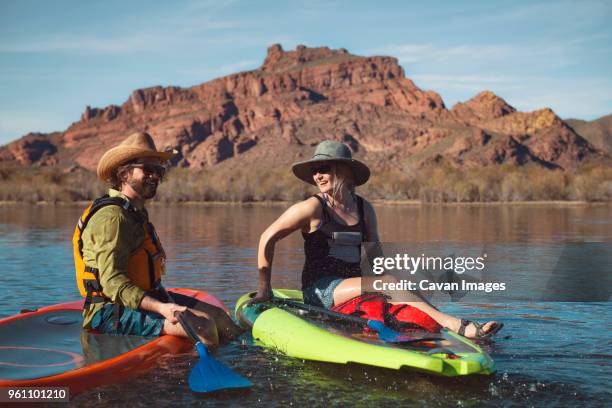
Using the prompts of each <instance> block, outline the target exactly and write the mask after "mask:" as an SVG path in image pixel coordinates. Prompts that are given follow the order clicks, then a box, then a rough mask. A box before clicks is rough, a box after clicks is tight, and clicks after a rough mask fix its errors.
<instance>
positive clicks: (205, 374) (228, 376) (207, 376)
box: [189, 342, 252, 392]
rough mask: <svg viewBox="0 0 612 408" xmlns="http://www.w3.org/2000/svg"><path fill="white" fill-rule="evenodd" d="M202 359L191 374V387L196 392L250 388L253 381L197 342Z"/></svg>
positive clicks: (197, 348)
mask: <svg viewBox="0 0 612 408" xmlns="http://www.w3.org/2000/svg"><path fill="white" fill-rule="evenodd" d="M196 350H198V354H199V355H200V360H199V361H198V362H197V364H196V365H195V367H193V369H192V370H191V374H189V388H191V390H192V391H194V392H214V391H219V390H225V389H229V388H248V387H250V386H252V384H251V382H250V381H249V380H247V379H246V378H244V377H242V376H241V375H238V374H236V373H235V372H233V371H232V370H230V369H229V368H228V367H226V366H225V365H223V364H222V363H221V362H220V361H217V360H216V359H214V358H213V357H212V356H211V355H210V354H208V350H206V346H204V345H203V344H202V343H200V342H198V343H196Z"/></svg>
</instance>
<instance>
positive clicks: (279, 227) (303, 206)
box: [253, 198, 318, 302]
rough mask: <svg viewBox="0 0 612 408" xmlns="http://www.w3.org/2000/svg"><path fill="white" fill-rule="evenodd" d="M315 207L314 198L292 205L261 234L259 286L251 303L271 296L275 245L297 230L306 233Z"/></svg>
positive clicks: (316, 202)
mask: <svg viewBox="0 0 612 408" xmlns="http://www.w3.org/2000/svg"><path fill="white" fill-rule="evenodd" d="M317 207H318V201H317V200H316V199H314V198H312V199H308V200H306V201H302V202H300V203H297V204H294V205H293V206H291V207H290V208H289V209H287V211H285V212H284V213H283V214H282V215H281V216H280V217H279V218H278V219H277V220H276V221H274V222H273V223H272V225H270V226H269V227H268V228H267V229H266V230H265V231H264V232H263V234H261V238H260V239H259V249H258V252H257V269H258V270H259V286H258V290H257V295H256V296H255V298H253V301H255V302H257V301H265V300H268V299H270V296H271V295H272V286H271V284H270V278H271V275H272V260H273V259H274V246H275V245H276V243H277V242H278V241H280V240H281V239H283V238H285V237H286V236H287V235H289V234H291V233H292V232H294V231H297V230H298V229H303V230H305V231H308V230H309V229H310V222H311V220H312V218H313V217H314V216H315V214H316V210H317Z"/></svg>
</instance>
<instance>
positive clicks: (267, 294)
mask: <svg viewBox="0 0 612 408" xmlns="http://www.w3.org/2000/svg"><path fill="white" fill-rule="evenodd" d="M270 299H272V289H271V288H270V287H267V288H260V289H259V290H258V291H257V294H255V296H253V298H252V299H251V300H249V305H252V304H255V303H261V302H267V301H268V300H270Z"/></svg>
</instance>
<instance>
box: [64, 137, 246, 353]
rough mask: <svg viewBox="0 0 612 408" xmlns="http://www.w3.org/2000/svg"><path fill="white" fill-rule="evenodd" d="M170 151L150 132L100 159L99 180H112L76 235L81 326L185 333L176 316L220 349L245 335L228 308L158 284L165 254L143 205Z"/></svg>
mask: <svg viewBox="0 0 612 408" xmlns="http://www.w3.org/2000/svg"><path fill="white" fill-rule="evenodd" d="M172 156H173V153H169V152H161V151H157V149H156V147H155V143H154V142H153V139H152V138H151V136H150V135H149V134H147V133H142V132H140V133H134V134H132V135H131V136H129V137H128V138H127V139H125V140H124V141H123V142H122V143H121V144H119V145H118V146H116V147H114V148H112V149H110V150H109V151H107V152H106V153H104V155H103V156H102V158H101V159H100V162H99V164H98V170H97V173H98V177H99V178H100V179H101V180H102V181H104V182H107V183H109V184H110V185H111V188H110V189H109V190H108V194H107V195H106V196H104V197H100V198H99V199H97V200H95V201H94V202H93V203H92V205H90V206H89V207H88V208H87V209H86V210H85V213H84V214H83V216H82V217H81V218H80V219H79V223H78V225H77V228H76V229H75V233H74V237H73V246H74V259H75V266H76V274H77V285H78V286H79V291H80V292H81V295H82V296H84V297H85V298H86V299H85V304H84V306H83V317H84V320H83V327H84V328H86V329H90V330H94V331H96V332H100V333H113V334H125V335H140V336H159V335H161V334H172V335H175V336H183V337H187V334H186V333H185V330H184V329H183V328H182V327H181V325H180V324H178V320H177V317H176V316H177V313H182V314H183V317H184V318H185V319H186V320H187V321H188V322H189V323H190V324H191V326H192V327H194V328H195V329H196V332H197V334H198V336H199V337H200V340H201V341H202V342H203V343H204V344H206V345H207V346H208V347H212V348H214V347H216V346H217V345H218V343H219V338H221V340H223V339H231V338H233V337H234V336H236V335H237V334H239V333H240V329H239V328H238V327H237V326H236V325H235V324H234V323H233V322H232V320H231V318H230V317H229V316H228V315H227V314H226V313H225V311H223V310H221V309H219V308H216V307H214V306H211V305H209V304H206V303H203V302H199V301H197V300H195V299H193V298H190V297H188V296H182V295H180V294H173V295H172V297H173V299H174V300H175V301H176V302H177V303H178V304H175V303H173V302H171V301H170V299H168V298H167V297H166V296H165V294H164V292H163V290H161V289H160V286H161V276H162V275H163V274H164V273H165V262H166V255H165V253H164V250H163V248H162V246H161V243H160V242H159V238H158V237H157V234H156V233H155V229H154V228H153V225H152V224H151V223H150V222H149V220H148V214H147V211H146V210H145V208H144V205H145V202H146V201H147V200H149V199H151V198H153V197H155V193H156V191H157V187H158V185H159V183H160V182H161V181H162V180H163V177H164V175H165V173H166V168H165V167H164V166H163V165H162V163H165V162H166V161H167V160H169V159H170V158H171V157H172Z"/></svg>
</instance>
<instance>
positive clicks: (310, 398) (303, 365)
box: [0, 205, 612, 406]
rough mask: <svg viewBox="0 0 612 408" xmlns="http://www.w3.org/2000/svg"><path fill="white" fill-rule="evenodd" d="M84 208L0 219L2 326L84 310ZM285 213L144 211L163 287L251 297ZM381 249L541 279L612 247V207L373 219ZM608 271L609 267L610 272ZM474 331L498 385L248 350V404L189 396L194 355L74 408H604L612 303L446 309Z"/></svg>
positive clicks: (227, 357) (416, 210) (295, 282)
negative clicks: (477, 253)
mask: <svg viewBox="0 0 612 408" xmlns="http://www.w3.org/2000/svg"><path fill="white" fill-rule="evenodd" d="M81 210H82V208H80V207H78V206H74V207H71V206H66V207H54V206H0V268H1V270H2V275H1V277H0V317H5V316H9V315H12V314H15V313H18V312H19V311H20V310H21V309H23V308H35V307H39V306H42V305H47V304H53V303H59V302H64V301H68V300H73V299H77V298H78V294H77V293H76V288H75V283H74V276H73V275H74V272H73V265H72V248H71V235H72V232H73V228H74V225H75V222H76V219H77V218H78V216H79V215H80V211H81ZM282 210H283V207H282V206H270V207H264V206H255V207H245V206H231V205H230V206H200V205H193V206H189V205H187V206H170V207H167V206H152V207H151V209H150V213H151V218H152V220H153V221H154V222H155V224H156V227H157V230H158V232H159V234H160V236H161V238H162V241H163V242H164V245H165V247H166V251H167V253H168V255H169V257H170V259H171V261H170V263H169V272H168V275H167V276H166V278H165V282H166V285H167V286H182V287H193V288H196V289H202V290H206V291H208V292H211V293H213V294H215V295H217V296H218V297H219V298H221V299H222V300H223V301H224V302H226V304H227V305H229V306H230V307H232V306H233V304H234V303H233V302H234V301H235V299H237V298H238V296H239V295H241V294H243V293H244V292H246V291H250V290H254V289H255V288H256V277H257V268H256V260H255V256H256V245H257V241H258V238H259V234H261V232H262V231H263V230H264V229H265V227H266V226H267V225H268V224H269V223H270V222H272V221H273V220H274V219H275V217H277V216H278V215H279V214H280V213H281V212H282ZM377 212H378V218H379V229H380V232H381V236H382V238H383V239H384V240H385V241H387V242H403V243H414V244H417V243H419V244H422V243H438V242H441V241H443V242H452V243H458V244H469V245H483V246H489V247H491V246H495V247H496V248H502V250H505V251H506V252H507V254H508V256H509V257H510V258H512V257H514V259H516V254H517V253H521V252H524V251H525V250H528V251H529V252H530V253H531V254H537V256H535V255H534V256H528V257H524V258H522V259H521V264H520V269H521V270H523V271H525V270H527V271H531V270H533V271H535V270H540V269H541V268H542V264H543V263H546V262H548V261H543V260H546V259H549V258H550V259H553V258H554V257H555V256H556V254H558V253H559V251H560V249H562V248H563V247H564V246H565V245H568V244H570V243H571V244H572V245H581V244H584V246H583V247H582V248H583V252H584V253H583V254H582V256H583V257H584V259H585V260H586V259H589V258H591V254H590V253H589V251H592V247H591V246H589V244H591V243H593V242H595V243H600V244H601V243H604V245H605V244H606V243H610V242H612V207H611V206H555V205H522V206H424V207H419V206H378V207H377ZM302 262H303V255H302V249H301V238H300V237H299V234H294V235H293V236H291V237H289V238H287V239H285V240H284V241H283V242H281V243H280V244H279V245H278V246H277V250H276V254H275V260H274V272H273V284H274V286H277V287H299V282H300V277H299V271H300V269H301V265H302ZM608 265H612V262H611V263H608ZM442 307H443V310H445V311H447V312H450V313H451V314H455V315H459V316H462V317H465V318H469V319H477V320H486V319H496V320H499V321H503V322H504V323H505V325H506V326H505V328H504V329H503V331H502V332H501V333H500V334H499V335H498V338H497V341H496V342H495V343H493V344H492V345H490V346H487V351H488V352H489V353H490V354H491V355H492V357H493V358H494V360H495V362H496V365H497V368H498V372H497V374H496V375H494V376H491V377H476V378H467V379H445V378H436V377H431V376H426V375H422V374H418V373H413V372H410V371H401V372H393V371H389V370H384V369H375V368H371V367H363V366H350V365H349V366H341V365H333V364H325V363H315V362H306V361H301V360H296V359H291V358H288V357H284V356H282V355H278V354H276V353H275V352H272V351H268V350H265V349H262V348H259V347H256V346H253V345H251V344H250V338H249V336H245V337H244V338H243V339H242V340H241V341H240V342H236V343H234V344H231V345H228V346H225V347H223V348H222V349H221V351H220V352H219V354H218V355H217V357H218V359H219V360H221V361H223V362H225V363H226V364H227V365H229V366H230V367H233V368H235V369H236V370H237V371H239V372H240V373H242V374H244V375H246V376H248V377H249V378H250V379H251V380H252V381H253V383H254V384H255V385H254V387H253V388H252V389H251V390H250V391H243V392H231V393H228V392H224V393H220V394H216V395H212V396H198V395H194V394H193V393H191V392H190V391H189V389H188V387H187V385H186V378H187V375H188V373H189V370H190V367H191V365H192V364H193V362H194V360H195V358H196V357H195V355H193V354H187V355H181V356H171V357H167V358H164V359H163V360H161V361H160V362H159V368H158V369H157V370H156V371H152V372H149V373H147V374H144V375H142V376H140V377H137V378H134V379H133V380H132V381H130V382H129V383H124V384H117V385H111V386H107V387H101V388H98V389H94V390H91V391H90V392H87V393H85V394H82V395H80V396H77V397H76V399H74V400H73V403H74V404H75V405H77V406H92V405H93V406H114V405H128V404H129V405H130V406H132V405H136V406H138V405H142V406H151V405H155V406H161V405H171V404H172V405H175V404H181V405H182V404H185V405H195V406H197V405H202V406H224V405H228V406H229V405H236V404H241V405H242V404H244V405H249V406H250V405H261V406H264V405H265V406H268V405H271V406H277V405H281V404H282V405H285V406H292V405H293V406H297V405H298V404H299V405H305V404H308V405H312V406H322V405H324V404H325V405H331V406H347V405H351V406H352V405H354V406H375V405H376V406H398V405H400V406H405V405H409V406H413V405H414V406H483V405H484V406H517V405H518V406H541V405H551V406H575V405H587V404H588V405H589V406H605V405H609V401H610V392H609V384H610V378H611V374H612V370H611V364H610V363H611V356H612V354H611V353H610V343H611V340H610V326H611V325H610V323H611V316H612V314H611V308H610V303H609V302H578V303H577V302H541V301H539V302H520V301H519V302H516V301H515V302H510V303H504V304H501V303H499V302H490V303H478V304H471V303H459V302H451V303H445V304H444V305H442Z"/></svg>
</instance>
